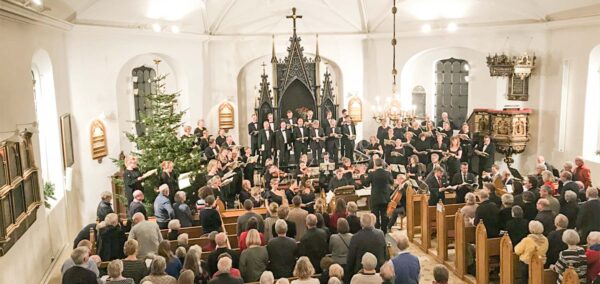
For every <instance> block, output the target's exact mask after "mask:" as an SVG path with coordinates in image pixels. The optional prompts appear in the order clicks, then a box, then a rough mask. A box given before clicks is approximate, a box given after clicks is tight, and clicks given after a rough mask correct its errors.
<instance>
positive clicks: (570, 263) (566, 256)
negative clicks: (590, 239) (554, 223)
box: [554, 229, 588, 284]
mask: <svg viewBox="0 0 600 284" xmlns="http://www.w3.org/2000/svg"><path fill="white" fill-rule="evenodd" d="M562 239H563V242H565V244H567V246H568V248H567V249H565V250H563V251H561V252H560V254H559V256H558V261H556V263H555V264H554V271H556V273H558V281H557V283H559V284H560V283H563V273H564V272H565V270H567V268H569V267H573V269H575V272H577V276H579V283H586V281H587V270H588V266H587V258H586V255H585V249H583V248H582V247H580V246H578V244H579V234H577V231H575V230H571V229H569V230H566V231H565V232H564V233H563V236H562Z"/></svg>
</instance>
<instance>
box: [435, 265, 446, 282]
mask: <svg viewBox="0 0 600 284" xmlns="http://www.w3.org/2000/svg"><path fill="white" fill-rule="evenodd" d="M449 279H450V275H449V273H448V269H447V268H446V267H444V266H443V265H436V266H435V267H434V268H433V284H448V280H449Z"/></svg>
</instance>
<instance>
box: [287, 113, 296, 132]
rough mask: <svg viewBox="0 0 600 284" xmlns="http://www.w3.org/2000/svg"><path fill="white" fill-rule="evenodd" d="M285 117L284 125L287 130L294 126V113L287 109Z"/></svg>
mask: <svg viewBox="0 0 600 284" xmlns="http://www.w3.org/2000/svg"><path fill="white" fill-rule="evenodd" d="M285 116H286V118H285V123H286V124H287V128H288V129H289V128H292V127H293V126H294V122H296V120H295V119H294V112H293V111H291V110H289V109H288V110H287V111H286V112H285Z"/></svg>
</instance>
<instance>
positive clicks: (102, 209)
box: [96, 191, 114, 222]
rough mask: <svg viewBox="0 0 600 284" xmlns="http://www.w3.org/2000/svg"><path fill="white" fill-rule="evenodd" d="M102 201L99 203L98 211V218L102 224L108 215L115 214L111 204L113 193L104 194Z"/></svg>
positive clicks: (101, 196)
mask: <svg viewBox="0 0 600 284" xmlns="http://www.w3.org/2000/svg"><path fill="white" fill-rule="evenodd" d="M100 199H101V200H100V203H98V209H96V218H97V220H98V221H99V222H102V221H104V218H106V215H108V214H110V213H114V211H113V209H112V204H111V203H110V202H111V201H112V192H110V191H104V192H102V194H101V195H100Z"/></svg>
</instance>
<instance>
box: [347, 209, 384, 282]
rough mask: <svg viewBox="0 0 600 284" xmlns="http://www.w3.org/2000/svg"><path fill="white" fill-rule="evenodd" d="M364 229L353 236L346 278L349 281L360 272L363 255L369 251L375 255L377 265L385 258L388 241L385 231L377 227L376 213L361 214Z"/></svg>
mask: <svg viewBox="0 0 600 284" xmlns="http://www.w3.org/2000/svg"><path fill="white" fill-rule="evenodd" d="M360 224H361V225H362V229H361V230H360V231H358V233H356V234H354V236H352V239H351V240H350V248H349V249H348V259H347V260H346V269H345V270H346V272H345V275H346V280H345V282H348V281H349V280H350V278H351V277H352V275H354V274H356V273H358V271H359V270H360V269H361V265H362V262H361V261H362V256H363V254H364V253H366V252H369V253H372V254H373V255H375V257H376V259H377V260H378V262H377V265H378V266H381V265H382V264H383V261H384V259H385V250H386V241H385V236H384V235H383V231H381V230H378V229H375V215H374V214H373V213H367V214H364V215H362V216H360Z"/></svg>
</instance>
